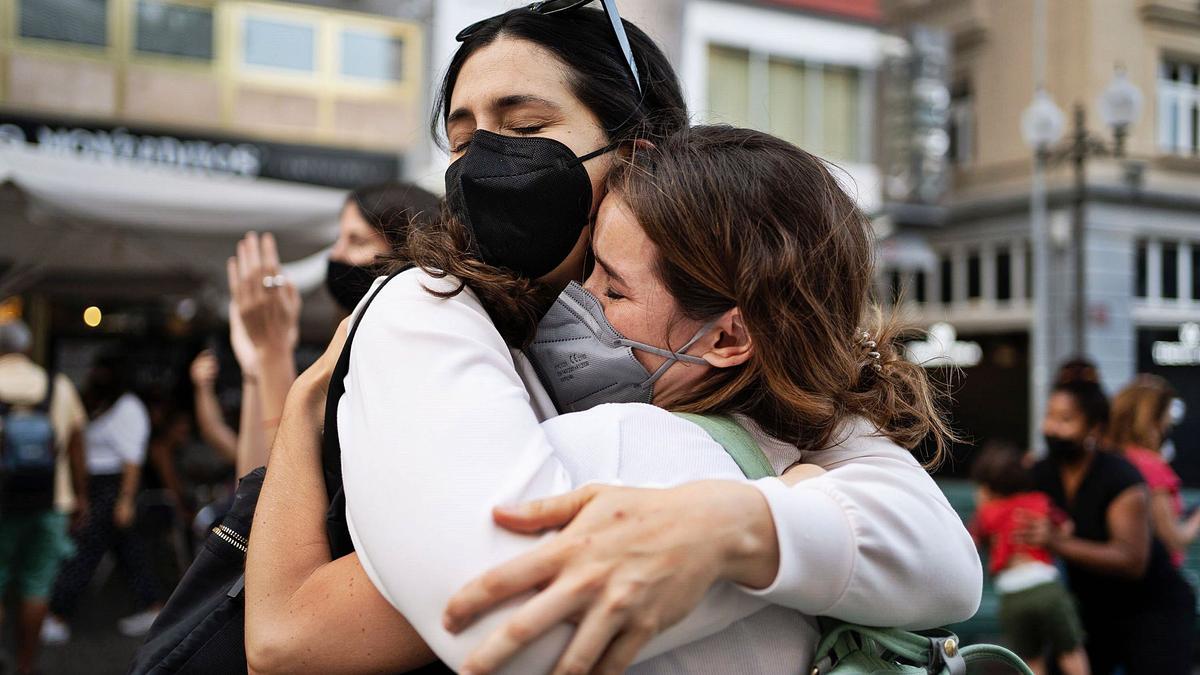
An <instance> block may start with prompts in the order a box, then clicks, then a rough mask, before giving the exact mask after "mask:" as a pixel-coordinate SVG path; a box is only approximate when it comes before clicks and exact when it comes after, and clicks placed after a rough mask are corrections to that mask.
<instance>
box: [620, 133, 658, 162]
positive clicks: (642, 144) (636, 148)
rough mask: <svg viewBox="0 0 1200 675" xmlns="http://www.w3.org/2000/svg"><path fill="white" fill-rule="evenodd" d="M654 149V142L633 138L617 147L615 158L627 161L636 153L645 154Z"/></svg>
mask: <svg viewBox="0 0 1200 675" xmlns="http://www.w3.org/2000/svg"><path fill="white" fill-rule="evenodd" d="M653 149H654V142H653V141H651V140H650V139H648V138H635V139H633V140H632V141H630V142H628V143H622V144H620V145H619V146H617V156H618V157H620V158H621V159H629V158H630V157H632V156H634V155H635V154H636V153H639V152H645V151H647V150H653Z"/></svg>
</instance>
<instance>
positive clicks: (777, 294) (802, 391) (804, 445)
mask: <svg viewBox="0 0 1200 675" xmlns="http://www.w3.org/2000/svg"><path fill="white" fill-rule="evenodd" d="M608 189H609V192H610V194H617V195H619V196H620V197H621V198H622V199H623V200H624V202H625V203H626V205H627V206H628V207H629V210H630V212H631V213H632V214H633V215H634V216H635V218H636V219H637V221H638V223H639V224H640V225H641V227H642V229H643V230H644V231H645V232H646V234H647V235H648V236H649V238H650V240H651V241H652V242H654V245H655V246H656V247H657V253H658V256H659V261H658V275H659V278H660V279H661V280H662V281H663V282H664V283H665V284H666V286H667V289H668V290H669V291H670V293H671V295H672V296H673V297H674V298H675V300H676V301H677V302H678V303H679V305H680V307H681V310H682V313H683V314H684V315H685V316H686V317H687V318H689V319H694V320H705V319H710V318H712V317H715V316H718V315H720V314H721V313H723V312H725V311H727V310H729V309H732V308H733V307H737V308H739V310H740V312H741V315H742V317H743V319H744V321H745V324H746V328H747V331H748V332H749V334H750V337H751V340H752V341H753V344H754V352H753V355H752V356H751V358H750V359H749V361H747V362H746V363H745V364H742V365H741V366H737V367H733V368H722V369H716V370H714V372H713V374H712V375H711V376H709V377H707V378H705V380H704V381H703V382H702V383H701V384H700V385H699V386H698V387H696V388H694V389H692V390H691V391H689V392H686V393H685V394H683V395H682V397H681V398H679V399H677V400H674V401H671V402H670V403H669V404H668V407H670V408H671V409H673V410H678V411H684V412H722V413H742V414H745V415H747V416H749V417H750V418H751V419H753V420H754V421H755V422H756V423H758V424H759V425H760V426H761V427H762V428H763V429H764V430H765V431H766V432H768V433H769V434H771V435H772V436H774V437H776V438H779V439H781V440H785V441H787V442H789V443H794V444H795V445H796V446H798V447H799V448H800V449H801V450H818V449H822V448H827V447H830V446H832V445H835V444H836V443H838V442H840V441H841V440H843V439H840V438H837V437H836V435H837V434H838V432H839V429H843V428H844V424H843V423H844V422H845V421H846V420H847V419H848V418H850V417H852V416H860V417H863V418H866V419H867V420H869V421H870V422H871V423H872V424H873V425H874V426H875V427H876V428H877V429H878V431H879V432H880V433H881V434H883V435H884V436H886V437H888V438H890V439H892V440H893V441H895V442H896V443H898V444H899V445H901V446H904V447H906V448H909V449H913V448H915V447H916V446H917V445H918V444H919V443H921V442H922V441H924V440H926V439H928V440H930V441H931V442H932V448H933V450H934V453H933V457H932V459H931V463H937V462H939V461H940V460H941V459H942V458H943V457H944V455H945V452H946V446H947V443H948V441H951V440H953V439H954V434H953V432H952V431H951V429H950V428H949V426H948V424H947V423H946V421H945V419H944V417H943V414H942V411H941V409H940V408H939V405H938V399H939V397H938V396H937V395H936V394H935V388H934V386H933V384H932V383H931V381H930V379H929V377H928V375H927V373H926V370H925V369H924V368H922V367H920V366H919V365H916V364H914V363H911V362H909V361H908V360H906V359H905V358H903V354H902V347H900V346H899V344H898V342H897V340H898V337H899V331H900V326H899V323H898V322H897V321H895V320H885V319H884V318H883V315H882V313H881V312H880V311H879V310H878V309H876V308H875V307H874V306H873V305H872V303H871V302H870V299H869V296H870V291H871V286H872V280H873V278H874V259H873V258H874V247H873V242H872V239H871V227H870V222H869V220H868V219H867V217H866V216H865V215H864V214H863V212H862V211H861V210H860V209H859V208H858V207H857V205H856V204H855V203H854V200H853V199H852V198H851V197H850V196H849V195H847V194H846V192H845V190H843V189H842V187H841V186H840V185H838V183H837V181H836V179H835V178H834V176H833V174H832V173H831V172H830V170H829V168H828V166H827V165H826V163H825V162H824V161H822V160H821V159H820V158H818V157H815V156H813V155H811V154H809V153H807V152H805V151H803V150H801V149H799V148H797V147H795V146H794V145H791V144H790V143H787V142H786V141H783V140H781V139H779V138H776V137H774V136H771V135H769V134H766V133H762V132H759V131H753V130H749V129H737V128H733V127H728V126H699V127H693V128H691V129H690V130H687V131H684V132H681V133H680V134H677V135H675V136H672V137H671V138H669V139H666V140H664V141H662V142H659V143H657V144H656V145H655V146H653V147H639V148H638V149H636V150H635V151H634V153H633V155H632V156H631V158H630V159H629V161H627V162H625V163H624V164H622V165H620V166H618V168H616V169H614V170H613V171H612V172H611V173H610V174H609V177H608ZM863 332H867V333H869V334H870V339H871V340H874V341H875V343H876V344H877V347H876V348H875V349H874V350H872V349H870V348H868V347H866V346H864V345H863V344H862V343H861V342H860V338H861V336H862V333H863ZM872 351H876V352H878V357H877V358H876V357H873V355H872V354H871V352H872ZM876 365H878V368H876V367H875V366H876Z"/></svg>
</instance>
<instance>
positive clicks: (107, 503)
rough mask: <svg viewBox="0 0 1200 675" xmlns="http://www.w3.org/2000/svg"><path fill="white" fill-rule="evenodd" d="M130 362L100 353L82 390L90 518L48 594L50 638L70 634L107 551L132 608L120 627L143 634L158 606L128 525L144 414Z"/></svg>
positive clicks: (146, 425)
mask: <svg viewBox="0 0 1200 675" xmlns="http://www.w3.org/2000/svg"><path fill="white" fill-rule="evenodd" d="M131 370H132V366H131V365H130V364H129V363H128V361H127V360H126V359H124V358H123V357H121V356H118V355H117V354H116V353H115V352H114V353H112V354H103V355H101V356H100V357H98V358H97V359H96V362H95V364H93V366H92V369H91V371H90V372H89V373H88V379H87V382H86V384H85V386H84V389H83V394H82V398H83V403H84V407H85V408H86V409H87V411H88V416H89V417H90V418H91V421H89V422H88V425H87V428H86V429H85V431H84V451H85V455H86V459H87V469H88V502H89V504H90V509H89V511H88V517H87V519H86V520H84V522H83V523H82V524H81V525H80V526H79V528H78V530H77V531H76V532H74V541H75V546H76V550H75V554H74V555H72V556H71V557H70V558H69V559H67V560H66V561H65V562H64V563H63V564H62V567H61V568H60V569H59V572H58V577H57V578H56V580H55V583H54V592H53V594H52V595H51V598H50V612H51V614H50V616H48V617H47V618H46V623H45V624H43V628H42V631H43V635H44V636H45V637H46V638H47V641H48V642H65V641H66V640H68V639H69V638H70V631H69V630H68V628H67V621H68V620H69V618H70V617H71V615H72V614H73V613H74V611H75V607H76V605H77V604H78V602H79V598H80V596H81V595H82V594H83V592H84V590H86V589H87V585H88V583H89V582H90V581H91V580H92V575H93V574H95V572H96V566H97V565H99V564H100V560H101V559H102V558H103V557H104V554H105V553H107V552H108V551H109V550H112V551H114V552H115V553H116V555H117V562H118V563H119V564H120V565H121V567H122V568H123V570H124V571H125V574H126V577H127V579H128V580H129V587H130V590H131V591H132V593H133V595H134V601H135V603H136V607H137V609H138V611H137V612H136V613H135V614H133V615H131V616H129V617H126V618H124V619H122V620H121V621H120V622H118V627H119V628H120V629H121V632H123V633H125V634H127V635H131V636H137V635H143V634H145V633H146V631H147V630H149V629H150V624H152V623H153V622H154V618H155V616H157V612H158V609H159V608H160V607H161V605H162V600H161V596H160V593H159V589H158V587H157V581H156V578H155V576H154V573H153V570H152V568H151V565H150V559H149V554H148V551H147V549H146V544H145V541H144V540H143V539H142V537H141V535H139V534H138V533H137V532H136V531H135V530H134V529H133V524H134V518H135V517H136V515H137V513H136V508H135V502H136V499H137V493H138V483H139V480H140V478H141V474H142V464H143V463H144V462H145V460H146V445H147V443H148V441H149V440H150V415H149V413H147V411H146V406H145V405H144V404H143V403H142V400H141V399H139V398H138V397H137V395H136V394H134V393H133V392H132V391H130V384H129V380H130V377H131V375H132V373H131Z"/></svg>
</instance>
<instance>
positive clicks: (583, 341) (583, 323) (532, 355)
mask: <svg viewBox="0 0 1200 675" xmlns="http://www.w3.org/2000/svg"><path fill="white" fill-rule="evenodd" d="M715 323H716V320H713V321H711V322H709V323H708V324H706V325H705V326H704V327H703V328H701V329H700V330H699V331H698V332H697V333H696V334H695V335H694V336H693V337H692V339H691V340H688V341H687V343H686V344H684V345H683V347H681V348H679V349H678V350H677V351H671V350H669V349H663V348H661V347H655V346H654V345H648V344H645V343H643V342H637V341H635V340H630V339H628V338H626V337H625V336H624V335H621V333H620V332H618V331H617V329H616V328H613V326H612V324H610V323H609V322H608V318H607V317H605V316H604V308H603V307H602V306H601V304H600V301H599V300H597V299H596V296H594V295H592V294H591V293H589V292H588V291H587V290H586V289H585V288H584V287H583V286H581V285H579V284H578V283H577V282H574V281H572V282H571V283H570V284H569V285H568V286H567V287H566V289H565V290H563V292H562V293H561V294H560V295H559V296H558V299H557V300H555V301H554V305H553V306H552V307H551V308H550V311H549V312H547V313H546V316H545V317H543V318H542V321H541V323H539V324H538V330H537V336H536V337H535V338H534V340H533V344H531V345H530V346H529V347H528V348H527V349H526V350H525V352H526V355H528V356H529V359H530V361H532V362H533V365H534V368H535V369H536V370H537V372H538V377H539V378H541V381H542V384H543V385H544V386H545V387H546V389H547V390H548V391H549V392H550V396H551V398H553V399H554V404H555V405H556V406H557V407H558V410H559V412H563V413H568V412H579V411H582V410H587V409H589V408H592V407H595V406H598V405H600V404H602V403H650V402H651V400H652V399H653V398H654V383H655V382H657V381H658V379H659V378H660V377H662V375H663V373H665V372H667V369H668V368H670V367H671V366H673V365H675V363H677V362H679V361H683V362H685V363H693V364H696V365H708V362H707V361H705V360H704V359H702V358H700V357H698V356H692V355H690V354H683V353H682V352H684V351H685V350H687V349H688V348H689V347H691V346H692V345H694V344H696V342H697V341H698V340H699V339H700V338H701V337H703V336H704V335H705V334H706V333H708V331H709V330H710V329H711V328H712V326H713V324H715ZM634 349H640V350H642V351H644V352H648V353H650V354H657V355H658V356H662V357H664V358H666V359H667V360H666V362H664V363H663V364H662V365H661V366H659V367H658V369H657V370H655V371H654V372H653V373H651V372H648V371H647V370H646V368H645V367H644V366H642V364H641V363H640V362H639V361H638V360H637V358H636V357H635V356H634V355H633V350H634Z"/></svg>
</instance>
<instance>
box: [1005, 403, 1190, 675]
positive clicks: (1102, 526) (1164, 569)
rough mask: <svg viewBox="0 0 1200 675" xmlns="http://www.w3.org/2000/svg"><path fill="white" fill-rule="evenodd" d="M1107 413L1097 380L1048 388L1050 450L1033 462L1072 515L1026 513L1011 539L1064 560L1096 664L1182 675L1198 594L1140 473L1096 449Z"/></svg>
mask: <svg viewBox="0 0 1200 675" xmlns="http://www.w3.org/2000/svg"><path fill="white" fill-rule="evenodd" d="M1108 422H1109V404H1108V399H1107V397H1106V396H1105V395H1104V392H1103V391H1101V389H1100V385H1099V384H1097V383H1095V382H1087V381H1074V382H1067V383H1064V384H1059V385H1056V386H1055V387H1054V389H1053V391H1052V393H1051V395H1050V398H1049V400H1048V402H1047V405H1046V413H1045V418H1044V419H1043V421H1042V432H1043V434H1045V438H1046V446H1047V449H1048V454H1047V457H1046V458H1045V459H1044V460H1042V461H1040V462H1038V464H1037V465H1036V466H1034V468H1033V476H1034V487H1035V488H1036V489H1038V490H1040V491H1042V492H1045V493H1046V494H1048V495H1049V496H1050V499H1051V500H1052V501H1053V502H1054V505H1055V506H1057V507H1058V508H1059V509H1061V510H1063V511H1064V512H1066V514H1067V515H1068V516H1069V517H1070V519H1071V520H1070V521H1069V522H1064V523H1061V524H1059V523H1055V522H1054V521H1053V520H1051V518H1050V517H1048V516H1045V515H1042V516H1037V515H1033V514H1025V515H1026V517H1025V518H1023V519H1022V522H1021V523H1020V524H1019V525H1018V527H1017V529H1016V531H1015V533H1014V540H1015V541H1017V542H1019V543H1021V544H1023V545H1027V546H1036V547H1042V548H1045V549H1047V550H1049V551H1050V552H1051V553H1053V554H1055V555H1057V556H1058V557H1060V558H1062V559H1063V560H1064V561H1065V562H1066V566H1067V578H1068V581H1069V584H1070V588H1071V591H1072V592H1073V593H1074V594H1075V597H1076V599H1077V600H1078V602H1079V609H1080V617H1081V618H1082V620H1083V628H1084V631H1085V633H1086V636H1087V637H1086V641H1085V646H1086V649H1087V655H1088V661H1089V662H1090V664H1091V668H1092V672H1093V673H1097V674H1099V675H1108V674H1109V673H1113V672H1117V670H1118V669H1119V668H1120V669H1123V672H1124V673H1125V675H1151V674H1153V675H1187V674H1189V673H1190V672H1191V657H1192V630H1193V628H1192V624H1193V619H1194V614H1195V603H1196V600H1195V596H1194V595H1193V594H1192V590H1191V588H1190V587H1189V586H1188V584H1187V582H1186V581H1184V580H1183V577H1181V576H1180V575H1179V572H1178V571H1177V570H1176V569H1175V566H1174V565H1172V564H1171V561H1170V559H1169V557H1168V555H1167V550H1166V548H1165V547H1163V545H1162V543H1161V542H1160V541H1159V540H1158V539H1157V538H1155V537H1153V533H1152V530H1151V528H1150V499H1149V496H1148V495H1147V493H1146V489H1145V483H1144V482H1143V480H1142V477H1141V474H1139V473H1138V471H1137V469H1136V468H1134V467H1133V465H1131V464H1130V463H1129V462H1128V461H1126V460H1125V459H1124V458H1122V457H1121V456H1120V455H1119V454H1118V453H1114V452H1109V451H1106V450H1105V449H1104V448H1102V446H1101V443H1102V441H1103V439H1104V437H1105V432H1106V429H1107V425H1108Z"/></svg>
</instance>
